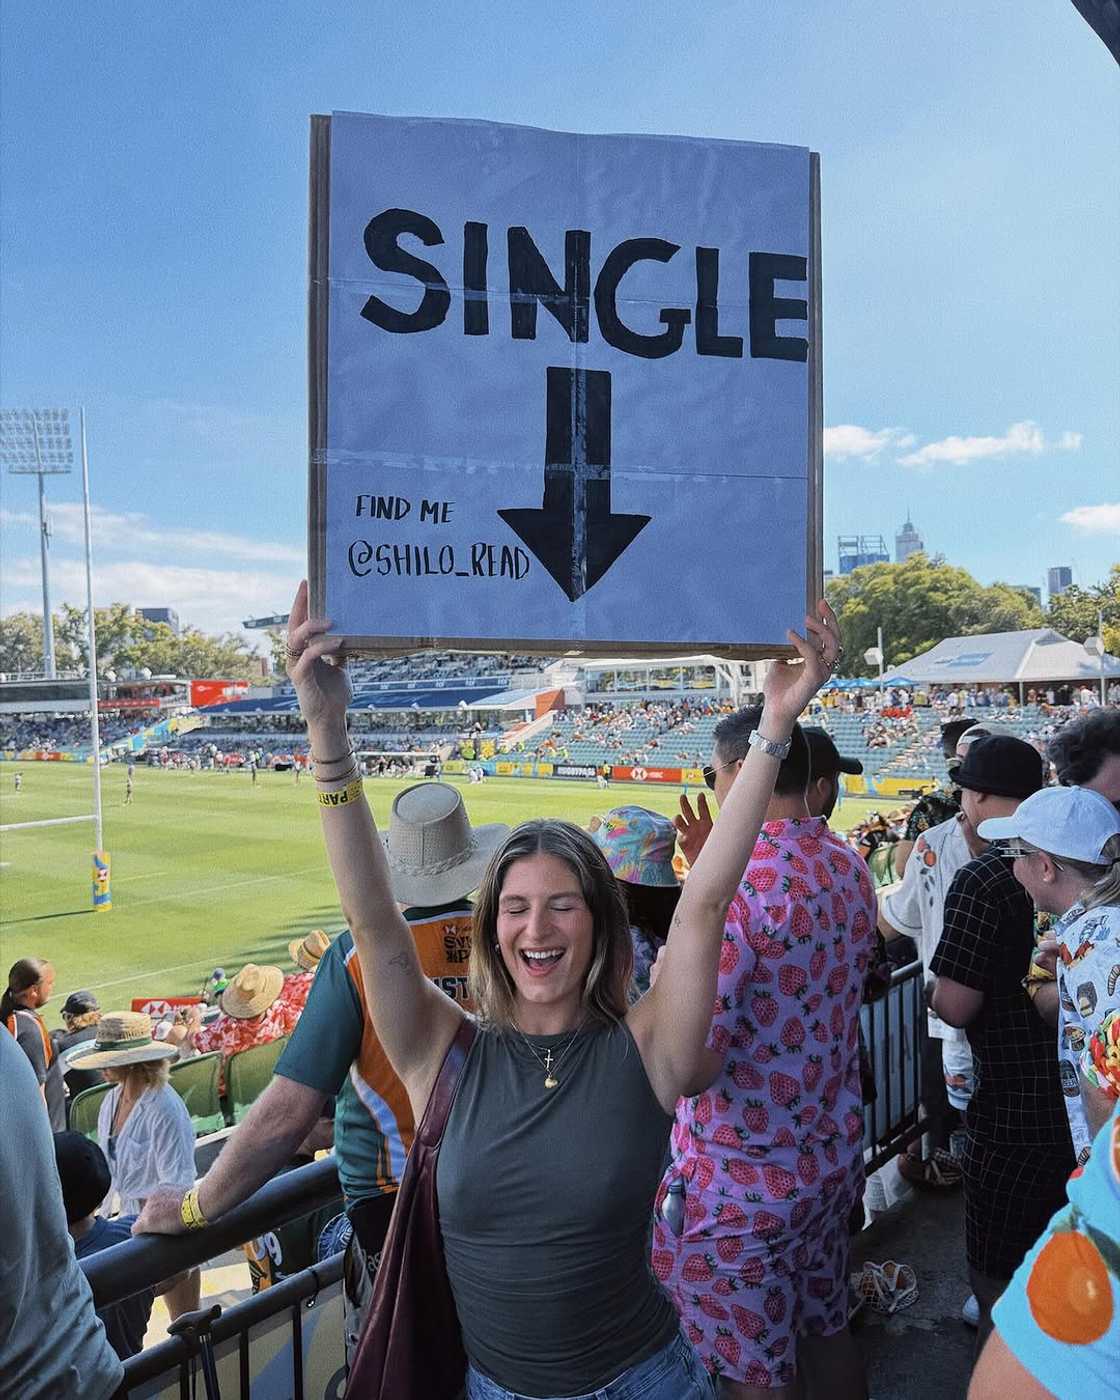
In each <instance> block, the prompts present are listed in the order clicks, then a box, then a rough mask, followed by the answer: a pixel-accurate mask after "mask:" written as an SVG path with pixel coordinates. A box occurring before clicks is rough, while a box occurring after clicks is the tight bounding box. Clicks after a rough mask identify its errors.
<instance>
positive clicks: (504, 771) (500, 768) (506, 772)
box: [494, 762, 517, 778]
mask: <svg viewBox="0 0 1120 1400" xmlns="http://www.w3.org/2000/svg"><path fill="white" fill-rule="evenodd" d="M516 771H517V765H516V764H513V763H506V762H501V763H495V764H494V772H495V773H497V774H498V776H499V777H501V778H508V777H509V776H510V774H511V773H515V772H516Z"/></svg>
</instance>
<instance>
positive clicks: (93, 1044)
mask: <svg viewBox="0 0 1120 1400" xmlns="http://www.w3.org/2000/svg"><path fill="white" fill-rule="evenodd" d="M82 1048H83V1049H84V1051H85V1054H82V1055H73V1056H67V1063H68V1067H69V1068H70V1069H120V1068H122V1067H123V1066H125V1065H139V1064H143V1063H144V1062H145V1061H146V1060H175V1059H178V1056H179V1051H178V1049H177V1048H176V1047H175V1046H174V1045H166V1044H164V1043H162V1042H161V1041H158V1040H153V1039H152V1018H151V1017H150V1016H149V1015H148V1014H147V1012H144V1011H110V1012H109V1013H108V1014H107V1015H104V1016H102V1018H101V1020H100V1021H98V1023H97V1039H96V1040H91V1041H90V1042H89V1044H88V1045H87V1046H83V1047H82Z"/></svg>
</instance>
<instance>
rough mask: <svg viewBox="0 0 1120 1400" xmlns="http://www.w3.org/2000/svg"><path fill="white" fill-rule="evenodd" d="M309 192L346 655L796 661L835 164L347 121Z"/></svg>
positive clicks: (816, 585)
mask: <svg viewBox="0 0 1120 1400" xmlns="http://www.w3.org/2000/svg"><path fill="white" fill-rule="evenodd" d="M311 165H312V169H311V177H312V178H311V204H312V208H311V304H310V311H311V320H310V350H311V418H310V428H311V491H310V556H311V557H310V573H311V587H312V607H313V609H314V611H315V612H316V613H318V614H319V615H321V616H322V615H325V616H328V617H330V618H331V619H332V622H333V625H334V630H335V631H336V632H337V633H340V634H342V635H343V636H344V637H345V638H346V645H347V648H348V650H351V651H362V650H382V649H385V650H391V649H397V648H411V647H417V646H424V645H439V646H449V645H450V646H460V647H466V648H480V649H486V648H490V649H495V648H498V647H501V646H503V645H504V646H509V645H516V646H517V647H518V648H519V649H524V650H538V651H545V652H549V651H551V652H555V651H568V650H574V651H581V652H584V653H587V654H595V653H598V654H600V655H601V654H609V655H612V656H613V655H619V654H627V653H633V654H647V655H649V654H657V653H659V652H661V653H671V652H675V653H679V652H680V651H681V650H682V649H688V650H702V651H705V652H716V653H720V654H723V655H728V656H738V657H749V656H752V655H759V654H768V655H775V654H780V653H781V651H782V649H783V647H784V645H785V633H786V629H787V627H790V626H800V624H801V620H802V616H803V614H804V611H805V609H806V606H807V605H808V604H809V603H810V602H811V600H812V599H813V598H815V597H816V596H817V595H818V594H819V591H820V557H821V556H820V532H821V525H820V472H821V448H820V444H821V418H820V403H821V385H820V290H819V288H820V279H819V260H820V249H819V237H818V232H817V230H818V226H819V200H818V189H819V177H818V167H817V158H816V157H815V156H813V155H812V154H811V153H810V152H809V151H807V150H804V149H801V148H797V147H791V146H775V145H759V144H754V143H749V142H737V141H714V140H699V139H693V138H684V137H668V136H584V135H572V134H566V133H560V132H551V131H541V130H537V129H533V128H527V127H516V126H505V125H498V124H495V123H490V122H480V121H444V120H434V119H411V118H399V117H377V116H361V115H356V114H352V113H341V114H339V113H336V114H334V115H333V116H331V117H314V118H312V161H311Z"/></svg>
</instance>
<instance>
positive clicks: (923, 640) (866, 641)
mask: <svg viewBox="0 0 1120 1400" xmlns="http://www.w3.org/2000/svg"><path fill="white" fill-rule="evenodd" d="M828 600H829V602H830V603H831V604H832V606H833V607H834V608H835V609H836V613H837V616H838V617H839V619H840V628H841V632H842V634H843V637H844V649H845V654H844V662H843V665H842V667H841V668H840V673H841V674H843V675H846V676H870V675H873V674H874V673H875V671H876V669H877V668H875V667H872V666H869V665H868V664H867V663H866V662H865V661H864V659H863V654H864V652H865V651H867V650H868V648H870V647H873V646H874V645H875V639H876V629H877V628H879V627H881V628H882V629H883V650H884V652H885V653H886V660H887V665H888V666H898V665H901V664H902V663H904V662H906V661H909V660H910V658H911V657H912V656H917V655H919V654H920V653H921V652H923V651H928V650H929V648H930V647H932V646H935V645H936V644H937V643H938V642H940V641H942V640H943V639H944V638H945V637H961V636H970V635H974V634H977V633H981V632H1017V631H1021V630H1022V629H1024V628H1028V627H1041V626H1042V621H1043V619H1042V613H1041V610H1040V609H1039V607H1038V604H1037V602H1036V601H1035V599H1034V598H1033V597H1032V596H1031V595H1030V594H1029V593H1026V592H1024V591H1023V590H1021V589H1018V588H1013V587H1011V586H1010V585H1009V584H1006V583H994V584H992V585H990V586H989V587H984V585H982V584H980V583H978V582H977V580H976V579H974V578H973V577H972V575H971V574H970V573H969V572H968V570H967V569H961V568H957V567H956V566H954V565H952V564H946V563H945V561H944V559H943V558H941V557H940V556H938V555H932V556H931V555H927V554H923V553H919V554H912V555H911V556H910V558H909V559H907V560H906V561H905V562H904V563H901V564H870V565H867V566H865V567H864V568H862V569H855V570H854V571H853V572H852V573H850V574H845V575H844V576H843V577H842V578H836V579H833V580H832V581H831V582H830V583H829V585H828Z"/></svg>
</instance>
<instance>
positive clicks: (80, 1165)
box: [54, 1133, 111, 1225]
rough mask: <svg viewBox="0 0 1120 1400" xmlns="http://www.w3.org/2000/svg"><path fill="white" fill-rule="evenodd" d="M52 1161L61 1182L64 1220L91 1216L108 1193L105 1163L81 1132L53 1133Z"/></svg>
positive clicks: (107, 1167) (107, 1175)
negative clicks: (64, 1211)
mask: <svg viewBox="0 0 1120 1400" xmlns="http://www.w3.org/2000/svg"><path fill="white" fill-rule="evenodd" d="M54 1160H55V1165H56V1166H57V1168H58V1179H59V1181H60V1182H61V1183H62V1203H63V1205H64V1206H65V1207H66V1223H67V1224H68V1225H73V1224H74V1222H75V1221H76V1220H84V1219H85V1218H86V1216H87V1215H92V1214H93V1213H94V1211H96V1209H97V1207H98V1206H99V1205H100V1204H101V1202H102V1201H103V1200H104V1199H105V1197H106V1196H107V1195H108V1194H109V1183H110V1179H111V1178H110V1176H109V1163H108V1162H106V1160H105V1154H104V1152H102V1150H101V1148H100V1147H98V1145H97V1143H95V1142H92V1141H91V1140H90V1139H89V1138H87V1137H86V1135H85V1133H55V1135H54Z"/></svg>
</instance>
